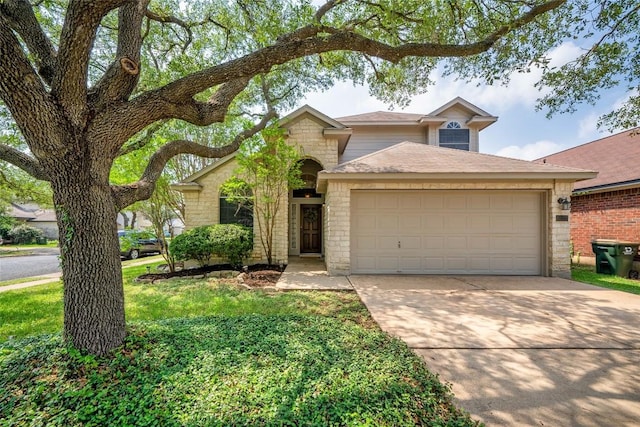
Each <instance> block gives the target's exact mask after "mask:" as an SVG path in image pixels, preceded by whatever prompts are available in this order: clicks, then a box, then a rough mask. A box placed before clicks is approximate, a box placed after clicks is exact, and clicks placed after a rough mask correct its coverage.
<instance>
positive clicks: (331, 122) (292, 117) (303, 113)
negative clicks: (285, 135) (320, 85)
mask: <svg viewBox="0 0 640 427" xmlns="http://www.w3.org/2000/svg"><path fill="white" fill-rule="evenodd" d="M303 117H311V118H312V119H313V120H315V121H316V122H318V123H319V124H320V125H322V126H323V127H325V128H327V127H329V128H335V129H346V126H345V125H343V124H342V123H340V122H339V121H337V120H335V119H332V118H331V117H329V116H327V115H326V114H323V113H321V112H320V111H318V110H316V109H315V108H313V107H310V106H309V105H303V106H302V107H300V108H298V109H297V110H295V111H293V112H292V113H289V114H287V115H286V116H284V117H283V118H282V119H280V122H279V123H280V126H281V127H283V128H288V127H289V126H291V125H292V124H293V123H295V122H297V121H298V120H301V119H302V118H303Z"/></svg>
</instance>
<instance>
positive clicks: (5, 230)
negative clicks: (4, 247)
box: [0, 213, 16, 239]
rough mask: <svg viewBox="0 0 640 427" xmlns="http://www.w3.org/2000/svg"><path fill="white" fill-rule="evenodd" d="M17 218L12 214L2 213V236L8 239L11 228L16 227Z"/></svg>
mask: <svg viewBox="0 0 640 427" xmlns="http://www.w3.org/2000/svg"><path fill="white" fill-rule="evenodd" d="M15 225H16V220H15V219H14V218H12V217H10V216H7V215H5V214H3V213H0V237H2V238H3V239H8V238H9V235H10V233H11V229H12V228H13V227H15Z"/></svg>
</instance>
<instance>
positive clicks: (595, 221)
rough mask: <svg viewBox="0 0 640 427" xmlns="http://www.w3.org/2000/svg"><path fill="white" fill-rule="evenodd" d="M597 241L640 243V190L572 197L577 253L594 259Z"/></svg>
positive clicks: (572, 238) (573, 232) (572, 221)
mask: <svg viewBox="0 0 640 427" xmlns="http://www.w3.org/2000/svg"><path fill="white" fill-rule="evenodd" d="M594 239H615V240H624V241H631V242H639V243H640V188H631V189H626V190H619V191H609V192H606V193H596V194H586V195H582V196H572V197H571V240H572V241H573V247H574V252H575V253H578V252H580V255H582V256H594V255H593V250H592V249H591V241H592V240H594Z"/></svg>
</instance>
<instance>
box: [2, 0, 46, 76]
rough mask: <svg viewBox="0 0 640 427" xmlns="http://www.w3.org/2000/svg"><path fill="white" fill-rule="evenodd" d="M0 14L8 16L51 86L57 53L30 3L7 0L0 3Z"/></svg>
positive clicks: (26, 0)
mask: <svg viewBox="0 0 640 427" xmlns="http://www.w3.org/2000/svg"><path fill="white" fill-rule="evenodd" d="M0 13H2V14H4V15H5V16H6V18H7V21H8V23H9V26H10V27H11V28H12V29H13V30H14V31H15V32H16V33H18V34H19V35H20V37H22V40H24V42H25V44H26V45H27V48H28V49H29V50H30V51H31V53H32V54H33V56H34V57H35V58H36V63H37V66H38V73H39V74H40V76H41V77H42V78H43V80H44V81H45V82H46V83H47V84H51V79H52V77H53V73H54V69H55V60H56V51H55V49H54V47H53V45H52V44H51V40H49V38H48V37H47V35H46V34H45V33H44V31H42V27H41V26H40V23H39V22H38V20H37V18H36V15H35V13H34V12H33V7H32V6H31V4H30V3H29V1H28V0H5V1H4V2H2V3H0Z"/></svg>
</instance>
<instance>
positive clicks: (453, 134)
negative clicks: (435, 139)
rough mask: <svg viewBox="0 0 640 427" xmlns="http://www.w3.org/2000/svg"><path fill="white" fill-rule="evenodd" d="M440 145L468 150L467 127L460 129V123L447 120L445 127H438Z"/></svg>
mask: <svg viewBox="0 0 640 427" xmlns="http://www.w3.org/2000/svg"><path fill="white" fill-rule="evenodd" d="M439 136H440V147H444V148H454V149H457V150H464V151H469V129H462V127H461V126H460V123H458V122H449V123H447V127H446V129H440V135H439Z"/></svg>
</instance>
